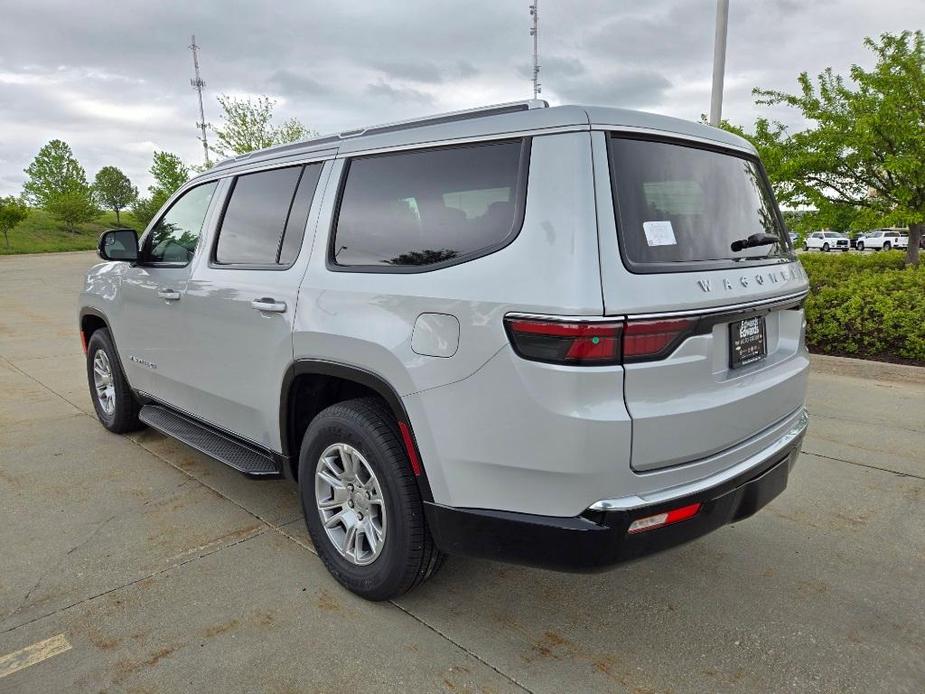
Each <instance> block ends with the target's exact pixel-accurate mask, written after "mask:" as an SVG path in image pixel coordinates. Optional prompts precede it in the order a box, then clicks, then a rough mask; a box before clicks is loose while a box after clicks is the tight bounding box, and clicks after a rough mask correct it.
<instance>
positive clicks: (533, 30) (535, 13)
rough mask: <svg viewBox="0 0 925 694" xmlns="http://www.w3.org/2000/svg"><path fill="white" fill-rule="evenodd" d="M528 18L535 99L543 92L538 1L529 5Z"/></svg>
mask: <svg viewBox="0 0 925 694" xmlns="http://www.w3.org/2000/svg"><path fill="white" fill-rule="evenodd" d="M530 16H531V17H533V26H531V27H530V36H532V37H533V98H534V99H536V98H538V97H539V94H540V92H542V91H543V86H542V85H541V84H540V43H539V42H540V0H533V4H532V5H530Z"/></svg>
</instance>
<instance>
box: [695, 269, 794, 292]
mask: <svg viewBox="0 0 925 694" xmlns="http://www.w3.org/2000/svg"><path fill="white" fill-rule="evenodd" d="M803 277H804V273H803V269H802V268H801V267H800V266H799V265H794V266H791V267H790V268H788V269H786V270H771V271H770V272H759V273H758V274H756V275H742V276H741V277H739V284H740V285H742V286H743V287H748V286H749V285H750V284H751V283H752V282H754V283H755V284H757V285H759V286H760V285H764V284H777V283H778V282H787V281H789V280H798V279H802V278H803ZM697 284H698V285H700V288H701V289H702V290H703V291H705V292H712V291H713V280H712V279H705V280H697ZM722 285H723V289H733V288H734V287H735V284H734V283H733V282H732V281H731V280H729V279H727V278H723V281H722Z"/></svg>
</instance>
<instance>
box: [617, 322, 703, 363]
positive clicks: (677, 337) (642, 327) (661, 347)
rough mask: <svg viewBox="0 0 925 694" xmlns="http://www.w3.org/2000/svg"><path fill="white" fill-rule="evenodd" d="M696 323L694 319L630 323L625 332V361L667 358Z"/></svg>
mask: <svg viewBox="0 0 925 694" xmlns="http://www.w3.org/2000/svg"><path fill="white" fill-rule="evenodd" d="M696 322H697V320H696V319H694V318H672V319H670V320H641V321H630V322H628V323H627V324H626V328H625V329H624V331H623V361H647V360H649V359H661V358H662V357H667V356H668V355H669V354H671V353H672V352H673V351H674V350H675V347H677V346H678V344H680V342H681V340H683V339H684V338H685V337H687V334H688V333H689V332H690V330H691V329H692V328H693V327H694V325H695V324H696Z"/></svg>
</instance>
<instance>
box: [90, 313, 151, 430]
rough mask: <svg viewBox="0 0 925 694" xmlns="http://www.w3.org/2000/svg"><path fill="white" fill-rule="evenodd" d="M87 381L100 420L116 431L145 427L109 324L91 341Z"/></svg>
mask: <svg viewBox="0 0 925 694" xmlns="http://www.w3.org/2000/svg"><path fill="white" fill-rule="evenodd" d="M87 381H88V382H89V385H90V399H91V400H93V409H94V410H96V416H97V418H98V419H99V420H100V423H101V424H102V425H103V426H104V427H106V428H107V429H109V431H111V432H113V433H115V434H124V433H126V432H128V431H135V430H136V429H140V428H141V427H142V424H141V422H140V421H139V420H138V402H137V401H136V400H135V395H134V394H133V393H132V389H131V388H130V387H129V384H128V381H126V380H125V374H123V373H122V366H121V365H120V363H119V356H118V354H116V348H115V346H114V345H113V343H112V337H111V336H110V334H109V331H108V330H106V329H105V328H100V329H99V330H97V331H95V332H94V333H93V335H92V336H91V337H90V341H89V342H88V343H87Z"/></svg>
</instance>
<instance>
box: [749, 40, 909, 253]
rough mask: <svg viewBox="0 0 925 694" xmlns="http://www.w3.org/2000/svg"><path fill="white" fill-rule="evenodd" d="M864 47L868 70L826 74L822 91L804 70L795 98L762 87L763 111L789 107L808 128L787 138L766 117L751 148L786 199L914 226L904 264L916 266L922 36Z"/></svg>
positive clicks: (870, 221)
mask: <svg viewBox="0 0 925 694" xmlns="http://www.w3.org/2000/svg"><path fill="white" fill-rule="evenodd" d="M864 45H865V46H867V48H869V49H870V50H871V51H873V53H874V55H875V56H876V64H875V65H874V67H873V69H871V70H866V69H864V68H862V67H860V66H857V65H854V66H852V67H851V70H850V73H849V77H848V78H847V79H846V78H845V77H843V76H842V75H837V74H835V73H834V72H833V71H832V69H831V68H827V69H826V70H825V71H824V72H822V73H821V74H820V75H819V76H818V77H817V78H816V81H815V83H814V81H813V80H812V79H811V78H810V77H809V75H808V74H807V73H805V72H804V73H802V74H801V75H800V76H799V79H798V81H799V85H800V92H799V93H797V94H788V93H786V92H781V91H773V90H763V89H755V90H754V94H755V95H756V96H757V97H758V98H757V103H758V104H762V105H778V104H781V105H785V106H789V107H791V108H794V109H796V110H798V111H799V112H800V113H801V114H802V116H803V117H804V118H805V119H806V120H807V121H809V122H810V124H811V125H810V127H808V128H807V129H805V130H802V131H799V132H790V131H789V130H788V129H787V128H785V127H784V126H783V125H781V124H779V123H771V122H769V121H767V120H764V119H759V121H758V122H757V123H756V133H755V135H753V136H752V137H754V138H755V139H753V140H752V141H753V142H756V140H757V141H758V142H761V145H762V146H760V147H759V151H761V153H762V155H763V156H767V159H766V161H765V164H766V165H767V167H768V171H769V174H770V175H771V176H772V177H773V178H774V179H775V185H776V188H777V190H776V191H775V192H778V194H779V197H780V199H781V200H782V201H784V202H794V203H802V204H806V205H810V206H812V207H815V208H817V209H818V210H819V211H820V212H821V213H823V214H834V210H835V208H837V207H845V206H847V207H849V208H854V209H855V210H858V211H860V212H859V213H858V216H857V217H856V218H855V219H856V220H860V221H857V222H856V223H858V224H859V225H861V224H862V223H863V225H867V226H873V225H878V226H879V225H884V226H885V225H906V224H908V225H909V232H910V233H909V250H908V252H907V254H906V263H907V264H908V265H917V264H918V261H919V240H920V238H921V236H922V233H923V231H925V164H923V162H925V35H923V33H922V32H921V31H916V32H914V33H913V32H909V31H904V32H902V33H901V34H889V33H887V34H882V35H881V36H880V39H879V40H874V39H870V38H867V39H865V40H864ZM756 146H757V144H756ZM762 147H763V148H764V149H762Z"/></svg>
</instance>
